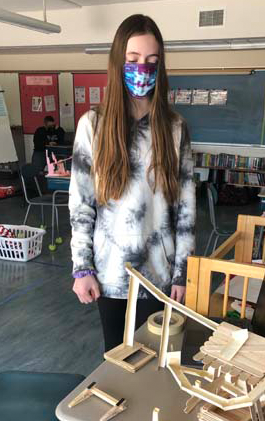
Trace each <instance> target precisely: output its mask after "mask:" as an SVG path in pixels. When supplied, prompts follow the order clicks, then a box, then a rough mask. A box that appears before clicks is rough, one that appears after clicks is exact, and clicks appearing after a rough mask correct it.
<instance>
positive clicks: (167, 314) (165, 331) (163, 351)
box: [158, 304, 172, 368]
mask: <svg viewBox="0 0 265 421" xmlns="http://www.w3.org/2000/svg"><path fill="white" fill-rule="evenodd" d="M171 313H172V307H171V305H169V304H165V309H164V316H163V325H162V335H161V341H160V351H159V360H158V367H162V368H164V367H165V366H166V358H167V348H168V338H169V324H170V318H171Z"/></svg>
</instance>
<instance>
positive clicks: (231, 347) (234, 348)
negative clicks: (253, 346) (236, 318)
mask: <svg viewBox="0 0 265 421" xmlns="http://www.w3.org/2000/svg"><path fill="white" fill-rule="evenodd" d="M247 339H248V330H247V329H240V330H238V331H236V332H233V333H232V339H231V340H230V341H229V342H228V344H227V345H226V346H225V347H224V348H223V349H222V351H221V357H222V358H224V359H226V360H228V361H230V360H231V359H232V358H233V357H234V356H235V355H236V354H237V352H238V351H239V350H240V348H242V346H243V345H244V343H245V342H246V341H247Z"/></svg>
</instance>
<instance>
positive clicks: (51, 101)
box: [44, 95, 56, 113]
mask: <svg viewBox="0 0 265 421" xmlns="http://www.w3.org/2000/svg"><path fill="white" fill-rule="evenodd" d="M44 104H45V111H46V112H47V113H50V112H53V111H55V110H56V107H55V98H54V95H45V96H44Z"/></svg>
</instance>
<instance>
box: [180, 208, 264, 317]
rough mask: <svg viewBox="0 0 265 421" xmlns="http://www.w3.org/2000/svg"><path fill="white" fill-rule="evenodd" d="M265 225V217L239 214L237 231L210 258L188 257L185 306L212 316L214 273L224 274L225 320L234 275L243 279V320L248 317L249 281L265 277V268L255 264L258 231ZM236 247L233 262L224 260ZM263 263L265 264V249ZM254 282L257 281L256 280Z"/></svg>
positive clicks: (223, 311)
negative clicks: (255, 239) (255, 242)
mask: <svg viewBox="0 0 265 421" xmlns="http://www.w3.org/2000/svg"><path fill="white" fill-rule="evenodd" d="M257 226H261V227H264V226H265V218H263V217H260V216H251V215H238V220H237V229H236V231H235V232H234V234H232V235H231V236H230V237H229V238H228V239H227V240H226V241H225V242H224V243H223V244H221V245H220V246H219V247H218V249H216V250H215V251H214V252H213V253H212V254H211V255H210V256H209V257H208V258H205V257H197V256H192V257H189V258H188V268H187V290H186V306H188V307H189V308H191V309H193V310H195V311H197V312H198V313H200V314H203V315H206V316H208V315H209V310H210V299H211V283H212V274H213V273H223V274H225V292H224V300H223V310H222V313H223V317H224V316H225V315H226V313H227V307H228V297H229V283H230V278H231V276H233V275H234V276H235V275H238V276H242V277H243V278H244V284H243V292H242V309H241V318H244V317H245V311H246V302H247V293H248V286H249V278H255V279H262V280H264V278H265V266H264V265H260V264H255V263H252V254H253V245H254V236H255V228H256V227H257ZM233 248H234V250H235V251H234V260H232V261H231V260H225V259H224V257H225V256H226V255H227V254H228V253H229V252H230V251H231V250H232V249H233ZM262 261H263V263H264V261H265V247H264V246H263V257H262ZM253 282H254V281H253Z"/></svg>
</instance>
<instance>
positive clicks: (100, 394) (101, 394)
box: [91, 387, 119, 406]
mask: <svg viewBox="0 0 265 421" xmlns="http://www.w3.org/2000/svg"><path fill="white" fill-rule="evenodd" d="M91 391H92V393H93V395H95V396H97V397H98V398H100V399H102V400H103V401H104V402H107V403H108V404H110V405H113V406H114V405H117V404H118V402H119V401H118V400H117V399H115V398H113V397H112V396H110V395H108V394H107V393H106V392H103V390H100V389H98V388H96V387H93V388H92V389H91Z"/></svg>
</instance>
